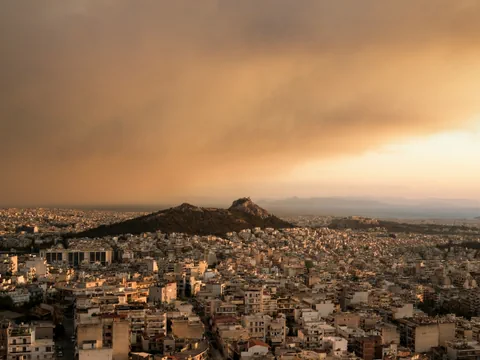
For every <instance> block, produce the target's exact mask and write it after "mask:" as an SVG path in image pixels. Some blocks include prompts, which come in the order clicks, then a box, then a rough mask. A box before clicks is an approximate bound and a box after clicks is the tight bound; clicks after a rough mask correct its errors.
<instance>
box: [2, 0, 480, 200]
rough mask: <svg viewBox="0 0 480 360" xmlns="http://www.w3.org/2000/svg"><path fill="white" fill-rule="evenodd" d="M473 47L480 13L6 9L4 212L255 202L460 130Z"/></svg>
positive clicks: (155, 6) (439, 5)
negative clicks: (188, 199)
mask: <svg viewBox="0 0 480 360" xmlns="http://www.w3.org/2000/svg"><path fill="white" fill-rule="evenodd" d="M479 45H480V3H479V2H477V1H460V0H458V1H451V0H437V1H430V0H428V1H423V0H411V1H389V2H385V1H381V0H377V1H374V0H366V1H362V2H361V3H360V2H358V1H354V0H344V1H335V2H333V1H326V0H325V1H323V0H303V1H296V0H262V1H258V0H242V1H238V0H204V1H195V2H192V1H183V0H176V1H169V0H155V1H153V0H152V1H149V0H146V1H142V2H141V3H139V2H137V1H133V0H131V1H127V0H115V1H109V0H82V1H77V2H65V1H60V0H58V1H55V0H54V1H49V2H42V1H10V2H9V1H4V2H1V3H0V54H2V56H1V57H0V95H1V97H0V152H1V154H2V157H1V164H2V168H4V169H6V171H2V172H3V175H2V176H1V177H0V205H1V204H59V203H70V204H72V203H97V202H100V203H125V202H158V201H162V200H163V199H167V198H171V197H175V196H177V197H178V196H181V195H182V194H186V193H191V192H194V191H195V188H196V187H197V186H203V187H205V184H211V186H212V187H215V185H216V184H222V183H226V182H230V181H236V182H238V181H245V182H246V183H249V182H256V183H257V187H258V183H259V182H261V181H262V179H265V178H267V177H272V176H281V173H282V171H284V170H285V169H289V168H290V167H291V166H292V165H295V164H298V163H301V162H303V161H306V160H310V159H319V158H326V157H332V156H337V155H339V154H356V153H360V152H363V151H365V150H367V149H370V148H374V147H376V146H379V145H382V144H384V143H388V142H389V141H391V140H394V139H397V138H401V137H408V136H412V135H415V136H418V135H424V134H431V133H434V132H437V131H443V130H448V129H451V128H458V127H460V126H463V125H465V124H466V123H467V122H468V120H470V119H471V118H472V117H473V116H475V115H477V114H479V113H480V102H479V97H480V95H479V94H480V84H479V83H478V79H479V78H480V61H479V60H480V52H479V50H478V49H480V47H479ZM235 195H236V194H235Z"/></svg>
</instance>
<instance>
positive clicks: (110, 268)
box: [0, 209, 480, 360]
mask: <svg viewBox="0 0 480 360" xmlns="http://www.w3.org/2000/svg"><path fill="white" fill-rule="evenodd" d="M138 215H139V214H138V213H120V212H105V211H76V210H54V209H52V210H48V209H33V210H19V209H6V210H0V240H1V243H0V244H1V246H2V253H1V254H0V319H1V323H0V359H8V360H50V359H58V358H65V359H78V360H87V359H88V360H91V359H95V360H97V359H98V360H129V359H133V360H140V359H142V360H143V359H149V360H150V359H151V360H153V359H155V360H167V359H170V360H203V359H216V360H218V359H235V360H250V359H251V360H253V359H255V360H256V359H269V360H273V359H278V360H296V359H308V360H310V359H311V360H317V359H318V360H321V359H331V360H337V359H338V360H344V359H364V360H373V359H435V360H437V359H438V360H470V359H479V358H480V317H479V316H480V289H479V288H478V282H479V280H480V250H479V249H477V248H476V247H475V246H465V244H467V243H469V244H475V243H477V241H478V236H477V234H476V233H475V231H474V230H473V229H468V228H466V229H463V230H462V231H457V230H455V229H452V231H445V232H444V233H437V234H425V233H423V234H422V233H414V232H401V233H400V232H399V233H392V232H391V231H388V230H387V229H385V228H382V227H380V226H376V223H375V221H376V220H374V219H361V218H358V219H357V218H353V221H360V222H363V223H365V222H369V224H370V225H371V226H370V227H368V228H358V229H356V228H355V227H353V228H351V226H348V227H347V226H345V228H341V226H337V229H332V228H329V227H328V226H327V225H328V223H329V222H330V221H331V220H332V218H325V217H310V218H305V217H303V218H301V219H300V221H299V222H297V225H298V226H299V227H297V228H292V229H272V228H265V229H261V228H254V229H246V230H243V231H240V232H230V233H227V234H225V236H221V237H219V236H198V235H187V234H182V233H172V234H165V233H161V232H155V233H142V234H139V235H131V234H122V235H118V236H107V237H103V238H97V239H91V238H75V237H73V236H72V237H69V236H66V234H70V233H73V232H79V231H81V230H85V229H88V228H91V227H93V226H98V225H100V224H108V223H113V222H118V221H122V220H125V219H129V218H132V217H135V216H138ZM326 219H327V220H328V221H327V220H326ZM289 220H291V221H295V219H289ZM345 221H346V222H345V223H348V221H350V222H351V221H352V218H350V219H345Z"/></svg>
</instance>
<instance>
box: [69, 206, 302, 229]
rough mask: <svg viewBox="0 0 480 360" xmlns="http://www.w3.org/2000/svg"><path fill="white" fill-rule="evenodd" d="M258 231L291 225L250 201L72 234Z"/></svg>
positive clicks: (185, 209)
mask: <svg viewBox="0 0 480 360" xmlns="http://www.w3.org/2000/svg"><path fill="white" fill-rule="evenodd" d="M255 227H261V228H267V227H271V228H275V229H280V228H292V227H294V225H292V224H290V223H288V222H286V221H283V220H281V219H279V218H278V217H276V216H274V215H271V214H269V213H268V212H267V211H266V210H265V209H262V208H261V207H259V206H258V205H256V204H255V203H254V202H253V201H252V200H250V198H242V199H238V200H236V201H234V202H233V204H232V206H231V207H230V208H228V209H219V208H203V207H197V206H194V205H190V204H187V203H184V204H182V205H180V206H177V207H173V208H170V209H166V210H161V211H157V212H154V213H152V214H148V215H144V216H140V217H137V218H134V219H130V220H126V221H122V222H119V223H115V224H111V225H101V226H99V227H97V228H93V229H89V230H86V231H83V232H80V233H76V234H73V235H72V236H74V237H91V238H93V237H104V236H109V235H111V236H115V235H121V234H140V233H144V232H156V231H161V232H163V233H172V232H182V233H186V234H192V235H224V234H226V233H227V232H230V231H237V232H238V231H240V230H243V229H252V228H255Z"/></svg>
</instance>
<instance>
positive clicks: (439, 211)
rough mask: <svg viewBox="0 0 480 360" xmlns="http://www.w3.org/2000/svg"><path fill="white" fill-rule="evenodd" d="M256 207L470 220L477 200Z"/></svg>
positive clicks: (296, 202)
mask: <svg viewBox="0 0 480 360" xmlns="http://www.w3.org/2000/svg"><path fill="white" fill-rule="evenodd" d="M259 204H260V205H261V206H263V207H265V208H266V209H268V210H270V211H274V212H275V213H277V214H282V215H334V216H351V215H360V216H366V217H377V218H399V219H402V218H403V219H409V218H419V219H425V218H432V219H433V218H439V219H472V218H473V217H475V216H478V214H479V212H480V201H476V200H464V199H434V198H428V199H403V198H368V197H363V198H362V197H315V198H298V197H293V198H287V199H278V200H264V201H260V202H259Z"/></svg>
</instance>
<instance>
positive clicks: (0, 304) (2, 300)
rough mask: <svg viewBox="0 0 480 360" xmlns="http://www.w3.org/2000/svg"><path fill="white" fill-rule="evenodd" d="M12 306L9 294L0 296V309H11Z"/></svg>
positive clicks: (13, 304)
mask: <svg viewBox="0 0 480 360" xmlns="http://www.w3.org/2000/svg"><path fill="white" fill-rule="evenodd" d="M14 308H15V303H14V302H13V300H12V298H11V297H10V296H8V295H6V296H0V309H2V310H3V309H4V310H12V309H14Z"/></svg>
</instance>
